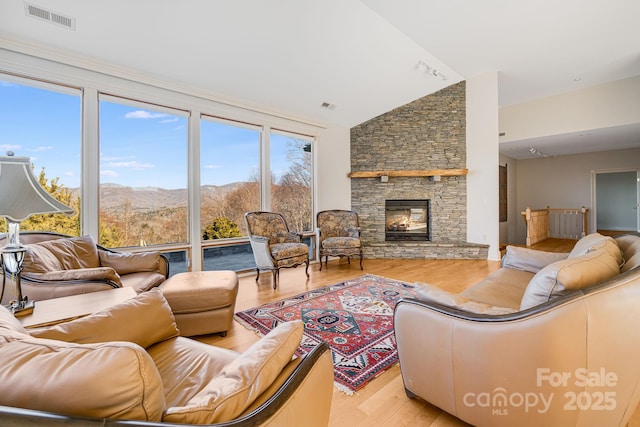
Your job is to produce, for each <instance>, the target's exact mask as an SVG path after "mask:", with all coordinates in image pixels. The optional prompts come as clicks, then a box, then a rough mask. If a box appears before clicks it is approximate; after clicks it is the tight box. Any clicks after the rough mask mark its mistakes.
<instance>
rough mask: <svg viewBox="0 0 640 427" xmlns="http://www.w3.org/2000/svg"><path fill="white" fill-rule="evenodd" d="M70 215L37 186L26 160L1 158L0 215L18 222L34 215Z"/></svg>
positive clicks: (66, 207)
mask: <svg viewBox="0 0 640 427" xmlns="http://www.w3.org/2000/svg"><path fill="white" fill-rule="evenodd" d="M73 212H74V210H73V209H71V208H70V207H68V206H66V205H64V204H63V203H60V202H59V201H58V200H56V199H54V198H53V197H52V196H51V195H50V194H49V193H48V192H47V191H46V190H45V189H44V188H42V186H40V184H39V183H38V180H37V179H36V177H35V176H34V175H33V172H32V171H31V163H30V160H29V158H28V157H13V156H0V216H4V217H6V218H7V219H8V220H9V221H12V222H20V221H24V220H25V219H27V218H29V217H30V216H31V215H36V214H47V213H66V214H71V213H73Z"/></svg>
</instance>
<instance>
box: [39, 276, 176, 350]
mask: <svg viewBox="0 0 640 427" xmlns="http://www.w3.org/2000/svg"><path fill="white" fill-rule="evenodd" d="M29 333H30V334H31V335H32V336H34V337H38V338H48V339H55V340H60V341H67V342H75V343H79V344H87V343H98V342H108V341H129V342H133V343H136V344H138V345H139V346H141V347H144V348H147V347H149V346H151V345H153V344H155V343H157V342H160V341H164V340H166V339H169V338H173V337H176V336H178V335H179V331H178V327H177V326H176V321H175V319H174V317H173V313H172V312H171V307H169V303H167V300H166V299H165V298H164V296H163V295H162V291H161V290H160V289H152V290H150V291H148V292H143V293H141V294H139V295H136V296H135V297H134V298H130V299H128V300H126V301H124V302H122V303H120V304H116V305H114V306H111V307H109V308H108V309H106V310H103V311H99V312H97V313H94V314H90V315H89V316H85V317H81V318H79V319H76V320H72V321H70V322H65V323H60V324H58V325H54V326H49V327H46V328H40V329H33V330H30V331H29Z"/></svg>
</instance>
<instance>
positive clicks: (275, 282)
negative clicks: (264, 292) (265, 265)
mask: <svg viewBox="0 0 640 427" xmlns="http://www.w3.org/2000/svg"><path fill="white" fill-rule="evenodd" d="M271 275H272V276H273V289H275V288H277V287H278V277H279V276H280V270H273V271H272V272H271Z"/></svg>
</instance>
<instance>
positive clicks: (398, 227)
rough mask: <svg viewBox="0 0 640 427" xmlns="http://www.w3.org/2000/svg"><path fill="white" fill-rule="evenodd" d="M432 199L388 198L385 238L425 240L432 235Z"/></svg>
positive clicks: (391, 239)
mask: <svg viewBox="0 0 640 427" xmlns="http://www.w3.org/2000/svg"><path fill="white" fill-rule="evenodd" d="M430 207H431V200H429V199H421V200H386V201H385V206H384V210H385V240H387V241H402V240H406V241H424V240H431V235H430V233H429V232H430V224H429V223H430V221H429V215H430V210H431V209H430Z"/></svg>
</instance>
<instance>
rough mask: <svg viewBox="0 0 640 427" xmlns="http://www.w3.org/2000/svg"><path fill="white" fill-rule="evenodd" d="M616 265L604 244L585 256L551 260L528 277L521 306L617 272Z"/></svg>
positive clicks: (526, 306)
mask: <svg viewBox="0 0 640 427" xmlns="http://www.w3.org/2000/svg"><path fill="white" fill-rule="evenodd" d="M616 246H617V245H616ZM618 252H619V251H618ZM619 266H620V261H619V258H618V257H616V254H615V253H614V252H612V251H611V249H610V248H608V247H607V246H605V245H603V246H602V247H601V248H600V249H596V250H591V251H590V252H587V253H586V254H584V255H581V256H578V257H573V258H567V259H565V260H562V261H557V262H554V263H553V264H550V265H548V266H546V267H545V268H543V269H542V270H540V271H539V272H538V273H536V275H535V276H534V277H533V279H531V281H530V282H529V284H528V285H527V289H526V291H525V293H524V295H523V297H522V302H521V304H520V309H521V310H525V309H527V308H530V307H533V306H536V305H539V304H543V303H545V302H547V301H549V300H551V299H552V298H555V297H558V296H561V295H564V294H566V293H568V292H570V291H573V290H577V289H583V288H586V287H589V286H592V285H595V284H596V283H599V282H601V281H603V280H606V279H608V278H610V277H613V276H615V275H616V274H619V273H620V267H619Z"/></svg>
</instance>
